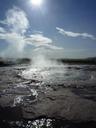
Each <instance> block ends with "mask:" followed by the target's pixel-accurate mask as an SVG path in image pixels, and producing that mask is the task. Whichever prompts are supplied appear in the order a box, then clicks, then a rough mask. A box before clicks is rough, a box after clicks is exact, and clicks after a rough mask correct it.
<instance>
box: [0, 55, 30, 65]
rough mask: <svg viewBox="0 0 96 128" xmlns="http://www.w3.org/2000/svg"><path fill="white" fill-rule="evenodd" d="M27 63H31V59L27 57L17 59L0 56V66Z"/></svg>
mask: <svg viewBox="0 0 96 128" xmlns="http://www.w3.org/2000/svg"><path fill="white" fill-rule="evenodd" d="M29 63H31V59H29V58H19V59H12V58H11V59H10V58H6V59H4V58H1V57H0V67H3V66H10V65H16V64H29Z"/></svg>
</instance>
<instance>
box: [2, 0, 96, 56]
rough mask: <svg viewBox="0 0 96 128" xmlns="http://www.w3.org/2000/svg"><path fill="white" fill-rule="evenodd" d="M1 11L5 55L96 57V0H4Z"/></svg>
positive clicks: (3, 51)
mask: <svg viewBox="0 0 96 128" xmlns="http://www.w3.org/2000/svg"><path fill="white" fill-rule="evenodd" d="M0 9H1V11H0V53H1V55H3V56H8V55H9V56H10V57H11V56H20V55H21V56H31V54H33V53H38V54H39V53H41V52H42V51H43V52H46V54H48V55H50V56H53V57H64V58H65V57H67V58H81V57H94V56H96V28H95V26H96V0H43V3H42V5H41V6H39V7H38V6H34V5H33V4H32V0H0ZM20 25H21V26H20Z"/></svg>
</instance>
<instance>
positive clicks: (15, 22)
mask: <svg viewBox="0 0 96 128" xmlns="http://www.w3.org/2000/svg"><path fill="white" fill-rule="evenodd" d="M0 24H3V25H4V27H0V39H1V40H5V41H6V42H8V44H9V46H8V49H7V50H6V53H4V54H10V55H11V54H13V55H15V56H20V55H21V53H23V52H24V48H25V46H26V45H32V46H34V47H36V48H39V47H43V48H47V49H52V50H61V49H62V48H60V47H57V46H55V45H53V40H52V39H51V38H48V37H46V36H44V34H43V33H41V32H38V31H37V33H36V32H35V33H34V34H29V35H28V33H27V30H28V27H29V21H28V19H27V16H26V14H25V12H24V11H23V10H21V9H19V8H17V7H13V8H12V9H9V10H8V11H7V13H6V19H4V20H3V21H0ZM33 32H34V31H33ZM26 33H27V34H26Z"/></svg>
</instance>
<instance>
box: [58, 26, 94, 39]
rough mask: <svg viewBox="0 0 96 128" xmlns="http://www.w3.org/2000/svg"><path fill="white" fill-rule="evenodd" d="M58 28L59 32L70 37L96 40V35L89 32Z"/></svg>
mask: <svg viewBox="0 0 96 128" xmlns="http://www.w3.org/2000/svg"><path fill="white" fill-rule="evenodd" d="M56 29H57V30H58V32H59V33H60V34H61V35H64V36H68V37H74V38H75V37H82V38H85V39H86V38H89V39H91V40H96V37H95V36H94V35H92V34H88V33H75V32H71V31H65V30H64V29H62V28H59V27H56Z"/></svg>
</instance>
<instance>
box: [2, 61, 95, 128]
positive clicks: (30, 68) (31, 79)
mask: <svg viewBox="0 0 96 128" xmlns="http://www.w3.org/2000/svg"><path fill="white" fill-rule="evenodd" d="M67 89H68V90H67ZM66 95H68V96H66ZM66 97H67V98H68V99H66ZM58 98H59V99H58ZM71 101H74V102H72V104H71ZM51 103H52V105H54V104H55V106H56V105H57V104H58V103H59V106H58V105H57V106H58V107H57V108H55V109H54V110H52V111H50V112H49V110H50V107H51ZM66 103H67V104H66ZM46 104H47V106H46ZM62 104H63V105H65V106H64V107H65V108H64V107H63V106H62ZM95 105H96V66H95V65H77V64H74V65H72V64H57V63H55V64H54V65H46V66H45V65H43V66H40V65H24V64H22V65H15V66H8V67H2V68H0V107H1V108H4V111H6V108H7V109H8V111H11V109H12V111H13V110H14V109H16V111H17V108H20V109H22V111H23V113H22V114H21V115H19V116H20V119H19V117H18V115H14V116H13V117H14V118H15V119H16V120H19V122H12V121H11V122H7V123H8V125H10V126H11V127H12V128H13V125H16V126H17V128H21V127H22V125H23V123H24V122H23V123H22V121H21V122H20V120H21V119H23V118H24V119H27V120H31V118H32V119H36V118H38V117H40V116H41V117H42V115H44V117H45V116H46V115H47V116H48V119H46V120H47V121H49V124H50V123H51V122H52V121H53V120H51V118H49V117H52V118H54V116H55V117H57V118H58V117H60V118H61V117H62V119H67V120H72V121H73V120H75V119H76V120H77V122H78V120H80V121H89V122H90V121H91V120H89V117H90V119H92V121H95V119H96V117H95V116H94V115H96V114H95V112H93V108H95ZM40 106H41V107H40ZM60 106H62V108H61V107H60ZM70 106H71V107H72V112H71V110H70V111H69V109H68V110H66V111H68V112H67V115H66V114H65V112H66V111H63V108H64V109H67V108H71V107H70ZM74 106H75V107H76V108H75V109H77V110H78V111H79V113H78V112H77V113H78V115H79V116H78V117H75V116H76V115H77V114H76V112H75V111H76V110H75V109H74ZM91 106H92V107H91ZM93 106H94V107H93ZM51 108H52V107H51ZM60 109H62V114H60V112H58V113H57V111H61V110H60ZM87 109H88V111H90V113H89V112H88V113H87ZM91 109H92V110H91ZM85 110H86V114H85V115H86V116H85V117H84V116H83V115H82V113H84V112H85ZM2 111H3V110H2V109H1V110H0V112H1V113H3V112H2ZM34 111H35V112H36V113H35V112H34ZM17 113H18V112H17ZM19 113H20V112H19ZM93 113H94V114H93ZM12 114H13V113H12ZM75 114H76V115H75ZM2 115H3V114H1V116H0V118H1V119H2ZM70 115H71V116H70ZM73 115H74V116H73ZM87 115H88V116H87ZM11 116H12V115H11ZM16 116H17V117H16ZM63 116H64V117H63ZM5 117H6V114H5V116H4V117H3V118H5ZM70 117H72V119H70ZM9 118H11V119H12V117H10V116H8V119H9ZM8 119H7V120H8ZM4 120H6V119H2V121H3V123H4ZM44 120H45V119H44ZM37 121H40V120H37ZM45 122H46V121H45ZM16 123H17V124H16ZM55 123H56V122H55ZM1 124H2V123H1ZM25 124H26V123H25ZM29 124H30V125H33V122H30V121H29ZM29 124H28V122H27V124H26V125H25V127H26V128H27V125H28V126H30V125H29ZM19 125H20V126H19ZM64 125H65V126H66V123H65V124H64ZM67 125H68V124H67ZM14 127H15V126H14ZM25 127H24V128H25ZM46 127H47V126H46ZM50 127H51V126H50ZM60 127H61V126H60ZM68 128H73V127H71V126H70V124H69V125H68ZM77 128H78V127H77Z"/></svg>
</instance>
